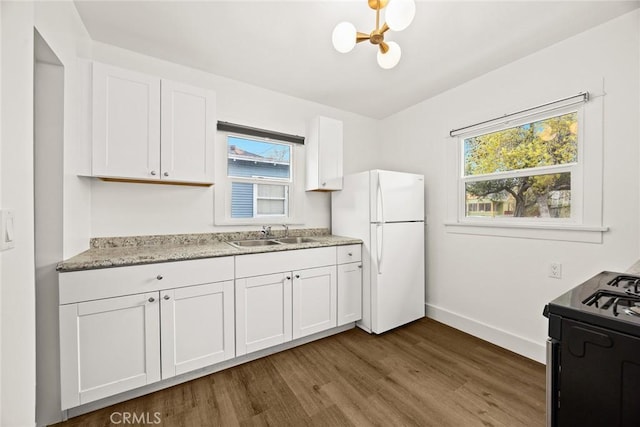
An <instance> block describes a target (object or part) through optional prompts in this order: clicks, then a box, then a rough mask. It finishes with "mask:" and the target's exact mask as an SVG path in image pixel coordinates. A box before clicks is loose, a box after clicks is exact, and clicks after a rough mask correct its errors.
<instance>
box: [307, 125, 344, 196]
mask: <svg viewBox="0 0 640 427" xmlns="http://www.w3.org/2000/svg"><path fill="white" fill-rule="evenodd" d="M305 148H306V173H307V177H306V187H305V189H306V190H307V191H315V190H319V191H333V190H341V189H342V122H341V121H339V120H335V119H331V118H328V117H322V116H318V117H315V118H314V119H313V120H311V122H310V123H309V126H308V131H307V141H306V144H305Z"/></svg>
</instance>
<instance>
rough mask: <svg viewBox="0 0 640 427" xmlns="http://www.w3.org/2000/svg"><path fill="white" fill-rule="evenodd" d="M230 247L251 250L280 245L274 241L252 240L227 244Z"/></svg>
mask: <svg viewBox="0 0 640 427" xmlns="http://www.w3.org/2000/svg"><path fill="white" fill-rule="evenodd" d="M227 243H229V244H230V245H231V246H235V247H236V248H252V247H256V246H273V245H280V244H281V243H280V242H278V241H276V240H265V239H254V240H236V241H234V242H227Z"/></svg>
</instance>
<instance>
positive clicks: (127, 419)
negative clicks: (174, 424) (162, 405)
mask: <svg viewBox="0 0 640 427" xmlns="http://www.w3.org/2000/svg"><path fill="white" fill-rule="evenodd" d="M160 415H161V414H160V412H154V413H151V412H141V413H136V412H112V413H111V416H110V417H109V421H111V424H135V425H148V424H160V423H161V422H162V418H160Z"/></svg>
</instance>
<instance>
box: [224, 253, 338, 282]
mask: <svg viewBox="0 0 640 427" xmlns="http://www.w3.org/2000/svg"><path fill="white" fill-rule="evenodd" d="M335 263H336V247H335V246H330V247H326V248H313V249H297V250H291V251H282V252H268V253H261V254H251V255H238V256H236V278H238V277H252V276H261V275H263V274H273V273H281V272H283V271H292V270H304V269H307V268H314V267H324V266H326V265H334V264H335Z"/></svg>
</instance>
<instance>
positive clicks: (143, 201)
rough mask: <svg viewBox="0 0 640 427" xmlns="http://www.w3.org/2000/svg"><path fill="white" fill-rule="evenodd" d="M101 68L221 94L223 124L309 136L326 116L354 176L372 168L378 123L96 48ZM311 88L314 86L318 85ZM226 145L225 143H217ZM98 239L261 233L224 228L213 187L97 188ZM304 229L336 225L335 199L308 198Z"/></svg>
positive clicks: (94, 221) (94, 217)
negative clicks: (336, 125)
mask: <svg viewBox="0 0 640 427" xmlns="http://www.w3.org/2000/svg"><path fill="white" fill-rule="evenodd" d="M93 59H94V60H96V61H100V62H104V63H108V64H112V65H116V66H120V67H123V68H128V69H132V70H137V71H140V72H144V73H148V74H153V75H158V76H160V77H164V78H168V79H172V80H176V81H181V82H185V83H189V84H192V85H195V86H200V87H205V88H210V89H213V90H214V91H215V92H216V104H217V105H216V110H217V116H218V117H217V119H218V120H223V121H228V122H232V123H239V124H245V125H248V126H253V127H259V128H265V129H270V130H275V131H279V132H285V133H291V134H296V135H304V134H305V132H306V125H307V122H308V120H310V119H311V118H312V117H314V116H316V115H326V116H329V117H334V118H337V119H340V120H342V121H343V122H344V144H345V148H344V155H345V159H352V160H351V161H350V162H349V161H347V160H345V163H346V164H348V166H347V167H346V169H347V171H351V170H362V169H366V168H367V167H370V166H371V164H370V163H367V158H366V156H361V155H360V153H362V152H368V151H370V146H371V145H372V144H373V143H374V141H375V140H376V138H377V131H378V121H376V120H373V119H369V118H365V117H362V116H358V115H356V114H352V113H347V112H344V111H341V110H337V109H334V108H330V107H327V106H323V105H320V104H316V103H312V102H309V101H305V100H301V99H298V98H293V97H290V96H287V95H283V94H280V93H276V92H273V91H269V90H266V89H262V88H259V87H256V86H251V85H248V84H244V83H241V82H238V81H234V80H231V79H227V78H223V77H219V76H215V75H212V74H209V73H205V72H202V71H199V70H195V69H191V68H187V67H184V66H180V65H177V64H172V63H169V62H166V61H162V60H158V59H155V58H152V57H148V56H144V55H140V54H137V53H134V52H131V51H127V50H123V49H120V48H117V47H114V46H110V45H105V44H102V43H95V44H94V46H93ZM310 83H311V82H310ZM217 143H220V141H217ZM91 185H92V191H91V196H92V197H91V200H92V205H91V236H92V237H100V236H125V235H144V234H173V233H206V232H213V231H230V230H232V229H233V230H236V229H243V228H245V229H250V230H251V229H253V230H256V229H258V227H256V226H253V227H233V228H230V227H219V226H218V227H216V226H214V224H213V220H214V216H213V215H214V214H213V211H214V204H213V196H214V191H215V188H216V187H215V186H213V187H209V188H200V187H191V188H190V187H183V186H170V185H149V184H129V183H126V184H124V183H113V182H102V181H96V180H92V181H91ZM304 197H305V208H304V212H305V214H304V222H305V224H304V227H329V226H330V223H331V221H330V206H329V203H330V197H329V195H328V194H327V193H314V192H310V193H305V196H304Z"/></svg>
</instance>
